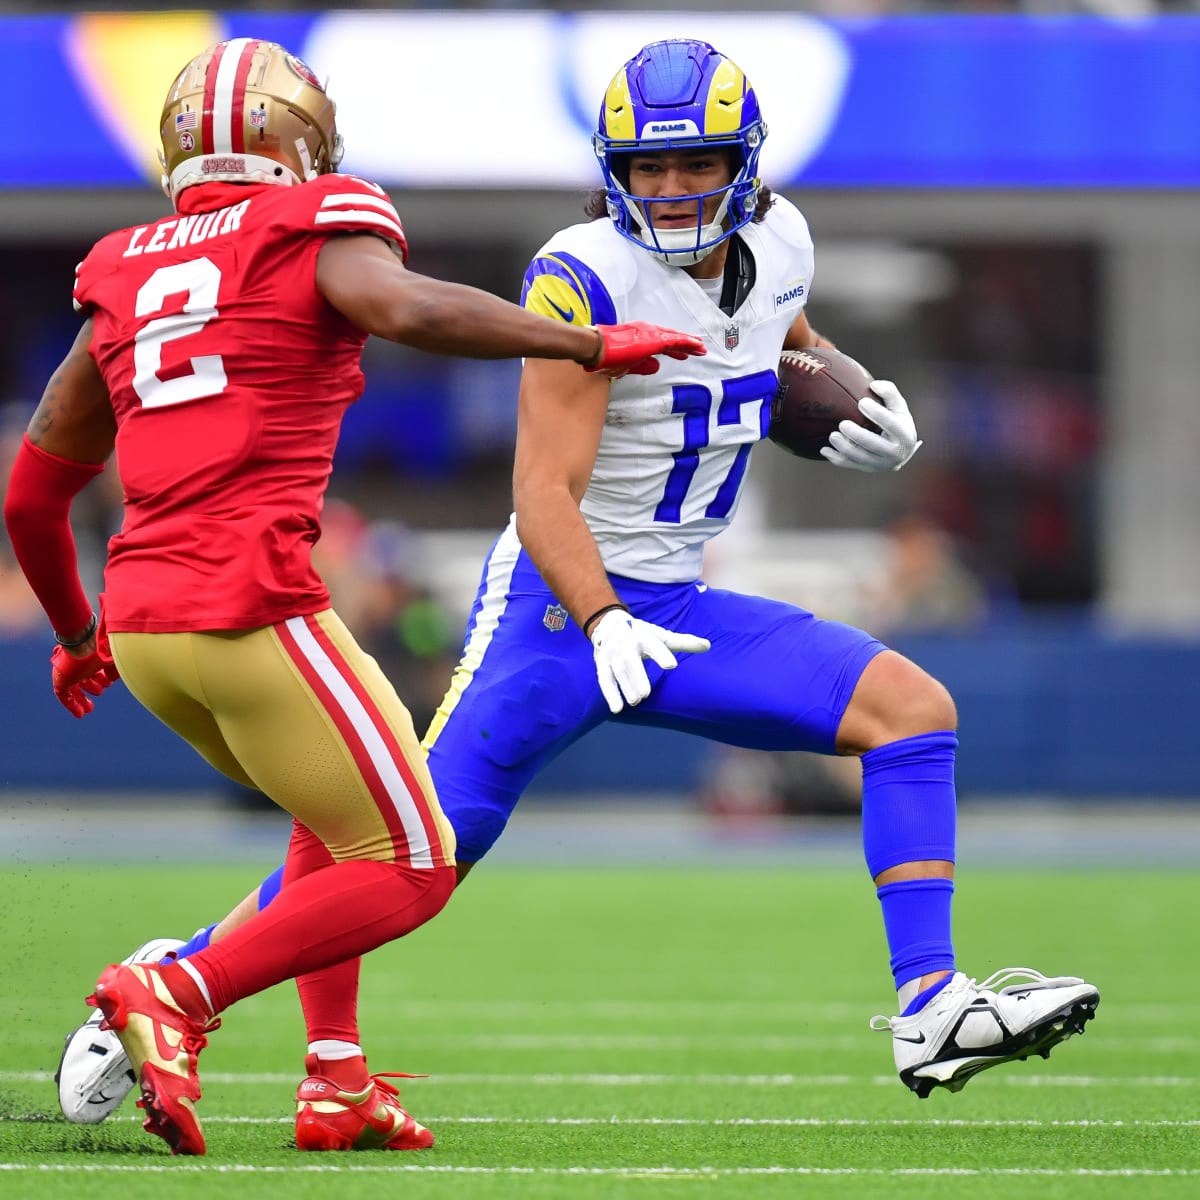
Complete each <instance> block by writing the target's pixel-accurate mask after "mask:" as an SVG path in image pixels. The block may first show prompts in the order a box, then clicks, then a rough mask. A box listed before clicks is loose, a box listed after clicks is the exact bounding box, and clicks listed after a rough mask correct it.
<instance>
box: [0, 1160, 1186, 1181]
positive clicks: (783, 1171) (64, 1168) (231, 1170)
mask: <svg viewBox="0 0 1200 1200" xmlns="http://www.w3.org/2000/svg"><path fill="white" fill-rule="evenodd" d="M0 1171H29V1172H42V1173H49V1174H55V1173H61V1174H70V1173H86V1174H106V1173H108V1172H133V1173H140V1172H147V1171H148V1172H156V1173H164V1174H168V1173H169V1174H177V1173H184V1174H188V1173H191V1174H197V1175H208V1174H215V1175H224V1174H230V1175H313V1174H329V1175H372V1174H373V1175H378V1174H388V1175H395V1174H399V1173H404V1174H408V1175H500V1176H503V1175H509V1176H553V1177H555V1178H563V1177H572V1176H573V1177H576V1178H595V1177H600V1178H622V1179H638V1178H662V1179H717V1178H737V1177H742V1176H753V1175H784V1176H788V1175H795V1176H803V1175H810V1176H812V1175H838V1176H855V1175H858V1176H866V1177H869V1178H886V1179H896V1178H902V1177H904V1176H928V1177H942V1176H950V1177H957V1176H962V1177H973V1178H987V1177H1005V1178H1007V1177H1021V1176H1030V1177H1036V1178H1039V1179H1071V1178H1081V1177H1083V1178H1089V1179H1092V1178H1099V1179H1114V1178H1115V1179H1145V1178H1156V1179H1157V1178H1162V1177H1171V1178H1175V1177H1178V1178H1192V1177H1195V1176H1200V1169H1197V1170H1193V1169H1190V1168H1178V1169H1176V1168H1170V1167H1163V1168H1154V1167H1111V1168H1107V1169H1098V1168H1090V1167H1076V1168H1059V1167H895V1168H891V1169H889V1168H885V1167H465V1166H464V1167H456V1166H448V1165H447V1166H444V1165H440V1164H439V1165H436V1166H435V1165H430V1166H417V1165H410V1164H408V1163H396V1164H394V1165H392V1164H389V1165H387V1166H374V1165H371V1164H364V1165H361V1166H359V1165H357V1164H353V1163H352V1164H348V1165H343V1164H340V1163H297V1164H295V1165H294V1166H293V1165H290V1164H289V1165H287V1166H282V1167H263V1166H252V1165H250V1164H241V1163H190V1162H189V1163H184V1162H174V1163H163V1164H161V1165H160V1164H158V1163H145V1164H132V1163H15V1162H0Z"/></svg>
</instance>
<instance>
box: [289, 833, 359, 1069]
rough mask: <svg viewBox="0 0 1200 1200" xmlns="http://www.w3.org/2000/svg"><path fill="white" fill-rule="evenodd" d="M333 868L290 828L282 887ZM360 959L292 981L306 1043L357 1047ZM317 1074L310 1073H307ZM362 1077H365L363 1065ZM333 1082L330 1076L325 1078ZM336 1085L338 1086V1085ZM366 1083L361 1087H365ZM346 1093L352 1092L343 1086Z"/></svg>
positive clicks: (317, 847)
mask: <svg viewBox="0 0 1200 1200" xmlns="http://www.w3.org/2000/svg"><path fill="white" fill-rule="evenodd" d="M332 865H333V855H332V854H330V853H329V849H328V847H327V846H326V845H325V843H324V842H322V841H321V839H320V838H319V837H317V835H316V834H315V833H313V831H312V830H311V829H309V828H308V827H307V826H305V825H302V824H301V823H300V822H299V821H296V822H294V824H293V826H292V840H291V844H290V845H289V846H288V855H287V861H286V862H285V863H284V871H283V886H284V887H288V886H289V885H290V884H292V883H294V882H295V881H296V880H297V879H301V878H303V877H304V876H306V875H311V874H312V873H314V872H315V871H321V870H324V869H325V868H326V867H330V866H332ZM361 965H362V959H361V958H351V959H348V960H347V961H346V962H343V963H338V964H337V965H335V966H332V967H326V968H325V969H324V970H321V971H314V972H312V973H311V974H309V975H301V976H300V977H299V978H298V979H297V980H296V990H297V991H298V992H299V993H300V1007H301V1009H303V1011H304V1025H305V1029H306V1030H307V1033H308V1041H309V1043H310V1044H311V1043H313V1042H320V1041H327V1040H328V1041H338V1042H351V1043H353V1044H355V1045H357V1044H358V1043H359V1041H360V1038H359V1034H358V976H359V968H360V966H361ZM313 1073H316V1074H319V1073H320V1072H310V1074H313ZM362 1077H363V1079H364V1080H365V1079H366V1078H367V1072H366V1066H365V1064H364V1066H363V1070H362ZM329 1078H331V1079H333V1078H334V1076H332V1075H331V1076H329ZM339 1086H340V1085H339ZM366 1086H367V1085H366V1083H365V1082H364V1083H363V1084H362V1087H366ZM346 1087H347V1089H348V1090H356V1089H353V1088H350V1085H346Z"/></svg>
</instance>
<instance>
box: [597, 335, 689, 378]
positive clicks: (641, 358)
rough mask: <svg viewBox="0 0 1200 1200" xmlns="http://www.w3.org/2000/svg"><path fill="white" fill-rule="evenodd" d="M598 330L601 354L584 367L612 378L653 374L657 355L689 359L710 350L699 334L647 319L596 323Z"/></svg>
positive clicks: (656, 363)
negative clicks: (680, 330) (695, 334)
mask: <svg viewBox="0 0 1200 1200" xmlns="http://www.w3.org/2000/svg"><path fill="white" fill-rule="evenodd" d="M596 331H597V332H598V333H599V334H600V357H599V358H598V359H597V360H596V361H595V362H594V363H592V365H591V366H590V367H585V368H584V370H586V371H595V372H597V373H598V374H600V375H607V376H608V378H609V379H620V378H621V376H622V375H653V374H654V372H655V371H657V370H658V359H657V358H656V357H655V355H657V354H665V355H667V356H668V357H669V358H690V357H691V356H692V355H694V354H707V353H708V352H707V351H706V350H705V348H704V343H703V342H702V341H701V340H700V339H699V338H698V337H693V336H692V334H690V333H680V332H679V331H678V330H675V329H664V328H663V327H662V326H661V325H651V324H649V323H648V322H646V321H630V322H628V323H627V324H625V325H597V326H596Z"/></svg>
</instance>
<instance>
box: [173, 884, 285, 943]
mask: <svg viewBox="0 0 1200 1200" xmlns="http://www.w3.org/2000/svg"><path fill="white" fill-rule="evenodd" d="M281 887H283V868H282V867H276V868H275V870H274V871H272V872H271V874H270V875H268V876H267V877H266V879H264V880H263V881H262V883H260V884H259V885H258V911H259V912H262V910H263V909H264V908H266V907H267V905H268V904H270V903H271V901H272V900H274V899H275V897H276V896H278V895H279V889H280V888H281ZM218 924H220V922H219V921H218V922H214V923H213V924H212V925H209V926H208V928H206V929H201V930H200V931H199V932H198V933H196V934H193V936H192V940H191V941H190V942H186V943H185V944H184V945H182V946H180V947H179V949H178V950H176V951H175V957H176V959H180V958H187V957H188V955H189V954H195V953H196V951H197V950H204V949H206V948H207V946H208V944H209V942H211V941H212V932H213V930H214V929H216V927H217V925H218Z"/></svg>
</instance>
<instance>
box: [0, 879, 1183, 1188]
mask: <svg viewBox="0 0 1200 1200" xmlns="http://www.w3.org/2000/svg"><path fill="white" fill-rule="evenodd" d="M256 878H257V876H255V875H253V872H252V871H248V870H247V869H246V868H243V867H238V868H230V867H223V868H208V869H205V868H195V867H177V866H159V867H144V868H138V869H128V868H121V869H117V868H113V867H83V866H69V867H54V868H52V867H43V866H38V867H33V868H30V869H19V868H13V867H9V868H6V869H3V870H0V881H2V886H3V896H4V922H3V927H2V928H3V932H2V933H0V937H2V939H3V943H2V950H3V953H2V956H0V962H3V963H4V964H5V966H4V970H3V971H2V972H0V996H2V997H3V1012H4V1014H5V1021H4V1025H3V1031H2V1032H3V1042H2V1043H0V1046H2V1051H0V1116H2V1118H3V1119H2V1122H0V1195H3V1196H4V1197H5V1198H6V1200H7V1198H9V1197H12V1198H14V1200H15V1198H17V1197H21V1198H24V1197H36V1198H39V1200H40V1198H43V1197H44V1198H50V1197H55V1198H57V1197H62V1196H64V1195H69V1194H81V1195H86V1196H87V1197H89V1200H107V1198H108V1197H120V1198H121V1200H138V1198H141V1197H146V1198H154V1200H161V1198H163V1197H174V1196H210V1195H216V1194H217V1189H218V1188H220V1187H224V1186H225V1185H226V1177H227V1176H232V1177H233V1178H231V1179H229V1180H228V1182H229V1184H230V1185H231V1186H232V1187H235V1188H240V1189H244V1190H243V1194H248V1195H253V1196H255V1197H256V1198H257V1197H264V1198H275V1197H287V1198H288V1200H304V1198H307V1197H309V1196H313V1197H316V1196H321V1197H325V1196H327V1195H329V1190H328V1189H329V1187H330V1184H331V1182H332V1183H333V1184H334V1186H335V1188H337V1189H338V1190H337V1191H336V1192H335V1194H337V1195H341V1194H346V1193H345V1191H344V1189H345V1188H346V1187H349V1186H355V1185H358V1186H366V1187H375V1186H378V1185H380V1184H383V1185H386V1186H389V1191H388V1193H387V1194H388V1195H397V1196H399V1195H403V1196H405V1197H419V1198H422V1200H424V1198H425V1197H432V1198H441V1197H451V1196H454V1197H458V1198H461V1197H468V1198H473V1197H488V1198H489V1200H490V1198H492V1197H495V1198H497V1200H508V1198H513V1197H521V1198H522V1200H525V1198H531V1200H539V1198H541V1197H569V1198H579V1200H594V1198H598V1197H604V1198H608V1197H619V1198H624V1197H638V1198H641V1197H653V1198H655V1200H658V1198H660V1197H661V1198H672V1200H673V1198H674V1197H685V1196H686V1197H696V1196H702V1197H707V1196H714V1195H720V1196H731V1197H738V1198H739V1200H740V1198H742V1197H747V1198H750V1200H754V1198H757V1197H783V1196H800V1195H803V1196H806V1197H808V1196H820V1197H825V1196H831V1197H846V1198H848V1200H858V1198H861V1197H874V1196H887V1197H899V1198H901V1200H904V1198H907V1197H918V1196H920V1197H929V1196H932V1197H948V1196H960V1195H966V1196H970V1197H972V1198H973V1200H974V1198H978V1200H985V1198H989V1197H1001V1196H1003V1197H1006V1198H1011V1197H1023V1196H1036V1197H1039V1198H1042V1197H1045V1198H1047V1200H1050V1198H1054V1197H1076V1196H1078V1197H1088V1198H1092V1197H1122V1198H1124V1197H1131V1196H1136V1197H1138V1198H1139V1200H1148V1198H1151V1197H1160V1196H1163V1197H1166V1196H1169V1197H1191V1196H1196V1195H1200V1149H1198V1148H1197V1133H1198V1131H1200V1032H1198V1031H1197V1026H1196V1019H1195V1014H1196V1006H1197V995H1198V994H1200V967H1198V966H1197V955H1196V951H1195V947H1196V932H1195V902H1196V880H1195V876H1194V875H1191V874H1188V873H1185V872H1171V871H1128V872H1124V873H1118V872H1111V873H1109V872H1104V873H1101V872H1073V873H1072V872H1068V873H1063V874H1059V873H1055V872H1051V871H1049V870H1046V871H1035V872H1028V873H1023V874H1019V873H1014V872H1009V871H1001V870H998V869H995V870H993V869H988V870H975V871H971V870H969V869H968V870H966V871H963V872H961V873H960V884H959V897H958V901H957V907H956V914H957V915H956V922H957V929H956V933H957V942H958V949H959V954H960V960H961V965H962V966H963V968H964V969H965V970H967V971H968V973H970V974H974V975H976V976H977V977H979V978H982V977H983V976H985V975H987V974H989V973H990V972H991V971H993V970H995V969H997V968H999V967H1004V966H1015V965H1019V964H1024V965H1028V966H1034V967H1038V968H1039V969H1042V970H1045V971H1047V972H1051V973H1052V972H1062V973H1079V974H1083V975H1086V976H1087V977H1089V978H1090V979H1093V980H1094V981H1095V982H1096V983H1097V984H1098V985H1099V986H1100V989H1101V993H1102V1001H1101V1005H1100V1010H1099V1014H1098V1016H1097V1018H1096V1020H1095V1021H1093V1022H1092V1024H1091V1025H1090V1026H1089V1027H1088V1032H1087V1034H1086V1036H1084V1037H1082V1038H1076V1039H1073V1040H1072V1041H1070V1042H1068V1043H1067V1044H1066V1045H1064V1046H1061V1047H1059V1048H1058V1049H1057V1050H1056V1051H1055V1053H1054V1055H1053V1056H1052V1057H1051V1059H1050V1060H1049V1061H1043V1060H1041V1059H1035V1060H1031V1061H1029V1062H1025V1063H1015V1064H1011V1065H1009V1066H1006V1067H1002V1068H999V1069H997V1070H995V1071H992V1072H988V1073H987V1074H985V1075H983V1076H980V1077H979V1078H977V1079H976V1080H974V1081H972V1082H971V1083H970V1084H969V1085H968V1087H967V1088H966V1090H965V1091H964V1092H962V1093H960V1094H959V1095H956V1096H952V1095H949V1094H946V1093H945V1092H942V1091H937V1092H935V1093H934V1095H933V1096H932V1097H931V1098H930V1099H928V1100H926V1101H919V1100H917V1099H916V1097H915V1096H913V1095H912V1094H911V1093H909V1092H908V1091H907V1090H906V1089H905V1088H904V1087H903V1086H902V1085H901V1084H900V1082H899V1081H898V1079H897V1078H896V1077H895V1075H894V1074H893V1069H892V1062H891V1047H890V1043H889V1039H888V1038H887V1037H886V1036H885V1035H883V1034H875V1033H872V1032H871V1031H870V1030H869V1029H868V1028H867V1021H868V1018H869V1017H870V1016H871V1015H872V1014H873V1013H876V1012H890V1011H891V1009H892V1004H893V1000H894V997H893V994H892V992H891V986H890V977H889V975H888V971H887V956H886V951H885V949H884V945H883V935H882V931H881V926H880V923H879V920H878V914H877V911H876V908H877V902H876V901H875V898H874V895H873V893H872V890H871V888H870V885H869V882H868V881H867V880H866V878H865V875H864V873H861V872H858V871H854V872H846V871H842V870H831V869H825V870H822V869H819V868H814V867H813V866H812V865H811V864H809V863H798V864H797V867H796V869H794V870H790V871H785V870H782V869H779V868H777V867H772V868H769V869H763V870H753V869H748V868H737V869H728V870H701V869H698V868H677V869H675V868H667V869H664V870H660V871H654V870H650V869H646V868H637V869H628V870H622V869H608V870H603V869H595V868H589V869H580V870H568V869H565V868H564V869H553V870H552V869H524V868H520V869H518V868H503V867H501V868H493V869H491V870H488V869H487V868H481V869H480V870H479V872H477V874H476V875H474V876H473V877H472V878H471V880H470V882H469V883H468V885H467V886H465V887H464V888H463V889H462V891H461V892H460V893H459V894H458V895H457V896H456V897H455V898H454V900H453V901H452V903H451V904H450V906H449V908H448V909H447V910H446V911H445V912H444V913H443V914H442V916H440V917H439V918H438V919H437V920H436V921H434V922H433V923H432V924H431V925H429V926H427V927H426V928H424V929H422V930H419V931H418V932H417V933H416V934H414V935H413V936H412V937H410V938H408V939H405V940H404V941H403V942H400V943H397V944H394V945H392V946H389V947H387V948H385V949H384V950H382V951H379V952H378V953H376V954H375V955H374V956H373V957H372V958H371V959H369V960H368V961H367V964H366V966H365V969H364V980H363V996H362V1010H363V1035H364V1039H365V1041H366V1044H367V1046H368V1048H369V1051H370V1053H371V1062H372V1066H373V1067H374V1068H375V1069H376V1070H404V1071H413V1072H428V1074H429V1078H427V1079H419V1080H413V1081H410V1082H407V1083H404V1085H403V1088H402V1095H403V1097H404V1100H405V1103H406V1105H407V1106H408V1107H409V1108H411V1109H412V1111H413V1112H414V1114H415V1115H416V1116H418V1117H419V1118H420V1119H421V1120H422V1121H423V1122H425V1123H427V1124H428V1125H430V1126H431V1127H432V1128H433V1129H434V1130H435V1132H436V1134H437V1139H438V1142H437V1146H436V1147H435V1148H434V1149H433V1150H432V1151H428V1152H426V1153H423V1154H383V1153H375V1154H357V1155H325V1156H317V1155H312V1156H301V1155H300V1154H299V1153H298V1152H297V1151H296V1150H295V1149H294V1148H292V1146H291V1134H292V1129H291V1124H290V1114H291V1112H292V1111H293V1110H292V1096H293V1092H294V1089H295V1087H296V1084H297V1083H298V1082H299V1079H300V1076H301V1075H302V1073H303V1071H302V1064H301V1058H302V1055H303V1045H304V1037H303V1028H302V1024H301V1021H300V1017H299V1013H298V1006H297V1003H296V1000H295V994H294V991H293V990H292V988H291V986H290V985H285V986H284V987H280V988H277V989H274V990H273V991H272V992H269V993H267V994H265V995H261V996H257V997H253V998H251V999H250V1000H247V1001H245V1002H244V1003H242V1004H241V1005H239V1006H237V1007H236V1008H235V1009H233V1010H231V1011H230V1012H229V1013H228V1014H226V1017H225V1026H224V1028H223V1029H221V1030H220V1031H219V1032H218V1033H216V1034H215V1035H214V1036H213V1039H212V1042H211V1045H210V1048H209V1049H208V1050H207V1051H206V1052H205V1055H204V1057H203V1058H202V1060H201V1072H202V1076H203V1079H204V1085H205V1086H204V1099H203V1101H202V1102H201V1105H200V1111H201V1114H202V1116H203V1119H204V1122H205V1132H206V1135H207V1138H208V1147H209V1152H208V1155H207V1156H206V1157H204V1158H200V1159H172V1158H171V1157H170V1156H169V1154H168V1153H167V1152H166V1147H165V1145H164V1144H163V1143H161V1142H160V1141H158V1140H157V1139H154V1138H151V1137H149V1136H148V1135H146V1134H144V1133H142V1131H141V1129H140V1124H139V1122H138V1120H137V1117H136V1110H135V1109H134V1108H133V1107H132V1101H129V1102H127V1107H126V1108H124V1109H122V1110H121V1112H120V1114H118V1116H117V1117H115V1118H113V1119H112V1120H110V1121H109V1122H107V1123H106V1124H104V1125H102V1126H97V1127H81V1126H73V1125H69V1124H67V1123H66V1122H65V1121H64V1120H63V1119H62V1118H61V1116H60V1115H59V1112H58V1107H57V1103H56V1100H55V1094H54V1085H53V1083H52V1082H51V1076H52V1074H53V1071H54V1069H55V1066H56V1065H57V1061H58V1054H59V1050H60V1048H61V1042H62V1038H63V1036H64V1034H65V1033H66V1032H67V1031H68V1030H69V1029H70V1028H72V1027H73V1026H74V1025H75V1024H77V1023H78V1022H79V1021H80V1020H81V1019H82V1018H83V1016H84V1015H85V1009H84V1008H83V1006H82V1004H81V998H82V997H83V995H84V994H85V993H86V992H87V991H88V990H89V987H90V985H91V983H92V981H93V979H94V977H95V974H96V972H97V971H98V969H99V968H100V967H101V966H102V965H103V964H104V963H106V962H108V961H109V960H110V959H113V958H119V957H121V956H122V955H123V954H126V953H128V952H129V950H130V949H131V948H132V947H133V946H135V945H137V944H138V943H139V942H141V941H143V940H145V938H147V937H150V936H154V935H166V934H176V935H182V936H187V935H188V934H189V933H190V932H191V931H192V929H194V928H195V927H196V926H197V925H198V924H200V923H201V922H202V921H205V920H208V919H215V918H216V917H217V916H219V915H221V914H222V913H223V912H224V911H225V909H226V908H227V907H228V906H229V905H230V904H232V903H233V902H234V901H235V900H237V899H239V898H240V897H241V895H242V894H243V893H244V892H245V891H246V890H248V885H249V884H251V883H253V882H254V880H255V879H256ZM331 1176H333V1177H334V1178H333V1179H331V1178H330V1177H331ZM398 1189H403V1191H400V1190H398Z"/></svg>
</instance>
